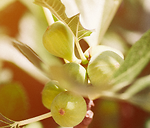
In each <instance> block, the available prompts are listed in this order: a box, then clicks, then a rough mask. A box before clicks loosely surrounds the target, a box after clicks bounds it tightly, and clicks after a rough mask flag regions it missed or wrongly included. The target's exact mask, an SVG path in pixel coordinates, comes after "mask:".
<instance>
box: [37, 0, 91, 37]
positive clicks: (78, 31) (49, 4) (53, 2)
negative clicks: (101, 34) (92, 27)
mask: <svg viewBox="0 0 150 128" xmlns="http://www.w3.org/2000/svg"><path fill="white" fill-rule="evenodd" d="M34 3H35V4H38V5H40V6H43V7H46V8H48V9H49V10H50V11H51V13H52V14H53V15H55V17H56V18H57V19H58V20H60V21H62V22H63V23H64V24H65V25H66V26H67V27H68V28H69V29H70V31H71V32H72V33H73V35H74V36H75V37H76V38H78V40H79V39H82V38H83V37H85V36H89V35H90V34H91V31H89V30H86V29H85V28H83V26H82V25H81V23H80V21H79V14H77V15H74V16H72V17H71V18H68V17H67V15H66V13H65V6H64V5H63V4H62V3H61V1H60V0H35V2H34Z"/></svg>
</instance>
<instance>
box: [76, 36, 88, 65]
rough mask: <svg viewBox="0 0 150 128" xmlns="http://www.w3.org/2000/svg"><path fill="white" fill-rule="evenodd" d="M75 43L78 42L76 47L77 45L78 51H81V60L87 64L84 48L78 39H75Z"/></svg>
mask: <svg viewBox="0 0 150 128" xmlns="http://www.w3.org/2000/svg"><path fill="white" fill-rule="evenodd" d="M75 44H76V47H77V49H78V52H79V55H80V58H81V60H82V63H83V64H86V63H87V62H88V61H87V59H86V57H85V56H84V54H83V51H82V49H81V47H80V44H79V41H78V39H75Z"/></svg>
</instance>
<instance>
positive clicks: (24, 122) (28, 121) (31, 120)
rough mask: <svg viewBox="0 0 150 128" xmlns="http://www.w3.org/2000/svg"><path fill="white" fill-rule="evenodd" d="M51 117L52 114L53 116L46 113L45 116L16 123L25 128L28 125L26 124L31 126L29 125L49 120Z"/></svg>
mask: <svg viewBox="0 0 150 128" xmlns="http://www.w3.org/2000/svg"><path fill="white" fill-rule="evenodd" d="M51 116H52V114H51V112H49V113H46V114H43V115H40V116H37V117H33V118H30V119H26V120H22V121H18V122H15V123H17V124H18V126H23V125H26V124H29V123H33V122H37V121H40V120H43V119H46V118H49V117H51Z"/></svg>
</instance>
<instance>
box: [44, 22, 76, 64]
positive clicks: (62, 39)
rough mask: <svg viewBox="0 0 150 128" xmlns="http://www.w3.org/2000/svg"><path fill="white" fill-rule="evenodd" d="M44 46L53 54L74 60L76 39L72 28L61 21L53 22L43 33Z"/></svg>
mask: <svg viewBox="0 0 150 128" xmlns="http://www.w3.org/2000/svg"><path fill="white" fill-rule="evenodd" d="M43 44H44V47H45V48H46V49H47V50H48V51H49V52H50V53H51V54H53V55H55V56H57V57H61V58H64V59H67V60H69V61H74V59H75V58H76V57H75V55H74V39H73V35H72V33H71V32H70V30H69V29H68V28H67V27H66V26H65V25H64V24H63V23H62V22H60V21H57V22H55V23H53V24H52V25H51V26H49V27H48V28H47V30H46V31H45V33H44V35H43Z"/></svg>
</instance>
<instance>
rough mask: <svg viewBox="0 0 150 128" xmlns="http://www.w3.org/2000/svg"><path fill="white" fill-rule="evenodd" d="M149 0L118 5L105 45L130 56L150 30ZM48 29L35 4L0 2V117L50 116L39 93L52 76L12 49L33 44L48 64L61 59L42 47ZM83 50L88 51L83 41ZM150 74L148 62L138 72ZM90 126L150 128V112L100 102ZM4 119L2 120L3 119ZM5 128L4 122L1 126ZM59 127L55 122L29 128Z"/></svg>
mask: <svg viewBox="0 0 150 128" xmlns="http://www.w3.org/2000/svg"><path fill="white" fill-rule="evenodd" d="M149 3H150V0H125V1H123V2H122V4H121V6H120V7H119V9H118V11H117V13H116V15H115V17H114V19H113V21H112V23H111V25H110V27H109V29H108V31H107V33H106V34H105V36H104V38H103V40H102V42H101V44H104V45H109V46H111V47H114V48H117V49H119V50H120V51H122V53H123V54H124V55H125V56H126V54H127V52H128V50H129V49H130V47H131V46H132V45H133V44H134V43H135V42H136V41H137V40H138V39H139V38H140V37H141V35H142V34H143V33H145V32H146V31H147V30H149V29H150V4H149ZM47 26H48V23H47V20H46V18H45V15H44V12H43V9H42V8H41V7H40V6H38V5H35V4H34V3H33V1H31V0H7V1H4V0H1V1H0V113H2V114H3V115H4V116H6V117H8V118H10V119H12V120H16V121H17V120H23V119H27V118H31V117H35V116H38V115H41V114H44V113H46V112H49V110H48V109H46V108H45V107H44V106H43V104H42V100H41V91H42V89H43V87H44V84H45V83H46V82H47V81H48V78H47V77H46V76H45V75H44V74H43V73H42V72H41V71H39V70H38V69H37V68H36V67H35V66H34V65H33V64H32V63H31V62H29V61H28V59H27V58H26V57H24V56H23V55H22V54H21V53H20V52H19V51H18V50H16V49H15V48H14V47H13V45H12V39H17V40H19V41H21V42H23V43H25V44H27V45H28V46H30V47H31V48H32V49H33V50H34V51H35V52H36V53H37V54H38V55H39V56H40V57H41V58H42V59H43V60H44V61H45V62H46V63H48V64H49V65H60V64H62V61H61V60H60V59H59V58H56V57H54V56H52V55H51V54H49V53H48V52H47V51H46V50H45V49H44V47H43V45H42V35H43V33H44V32H45V30H46V28H47ZM80 43H81V45H82V48H83V49H85V48H87V47H88V44H86V42H85V41H83V40H81V42H80ZM149 73H150V64H148V65H147V67H145V69H144V70H143V72H142V73H141V74H140V76H142V75H146V74H149ZM94 103H95V106H94V107H93V108H92V110H93V112H94V118H93V121H92V123H91V125H90V126H89V128H150V113H149V112H148V111H145V110H143V109H141V108H140V107H138V106H135V105H132V104H130V103H128V102H125V101H120V100H110V99H97V100H95V101H94ZM0 118H1V117H0ZM3 125H5V124H4V123H3V122H1V121H0V126H3ZM30 127H32V128H58V127H59V126H58V125H57V124H56V123H55V122H54V121H53V119H52V118H48V119H45V120H42V121H41V122H39V123H38V124H37V125H36V124H35V125H34V124H33V125H32V126H31V125H29V126H27V128H30Z"/></svg>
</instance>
